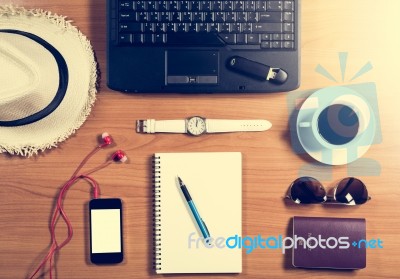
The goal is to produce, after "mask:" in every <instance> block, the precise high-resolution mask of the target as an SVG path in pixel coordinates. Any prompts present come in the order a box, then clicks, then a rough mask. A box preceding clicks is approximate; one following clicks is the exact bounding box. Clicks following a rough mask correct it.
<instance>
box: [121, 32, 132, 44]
mask: <svg viewBox="0 0 400 279" xmlns="http://www.w3.org/2000/svg"><path fill="white" fill-rule="evenodd" d="M118 43H120V44H131V43H132V34H120V35H119V38H118Z"/></svg>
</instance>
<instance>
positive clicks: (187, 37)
mask: <svg viewBox="0 0 400 279" xmlns="http://www.w3.org/2000/svg"><path fill="white" fill-rule="evenodd" d="M166 38H167V43H168V44H173V45H194V46H223V45H224V42H223V41H221V39H219V37H218V35H217V34H216V33H172V34H167V36H166Z"/></svg>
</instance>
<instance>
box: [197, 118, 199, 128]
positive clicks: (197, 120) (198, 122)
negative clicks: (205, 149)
mask: <svg viewBox="0 0 400 279" xmlns="http://www.w3.org/2000/svg"><path fill="white" fill-rule="evenodd" d="M198 123H199V120H198V119H196V127H197V124H198Z"/></svg>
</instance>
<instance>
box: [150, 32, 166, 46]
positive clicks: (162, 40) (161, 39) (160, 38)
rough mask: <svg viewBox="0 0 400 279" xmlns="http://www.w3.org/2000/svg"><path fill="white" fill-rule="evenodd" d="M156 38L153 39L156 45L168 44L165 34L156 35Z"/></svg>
mask: <svg viewBox="0 0 400 279" xmlns="http://www.w3.org/2000/svg"><path fill="white" fill-rule="evenodd" d="M153 36H154V37H153V42H154V43H155V44H163V43H165V42H166V40H165V36H166V35H165V34H154V35H153Z"/></svg>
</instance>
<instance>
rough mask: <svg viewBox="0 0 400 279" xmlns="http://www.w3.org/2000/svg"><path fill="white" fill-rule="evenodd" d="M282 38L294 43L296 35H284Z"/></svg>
mask: <svg viewBox="0 0 400 279" xmlns="http://www.w3.org/2000/svg"><path fill="white" fill-rule="evenodd" d="M282 37H283V39H284V40H286V41H293V40H294V35H293V34H282Z"/></svg>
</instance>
